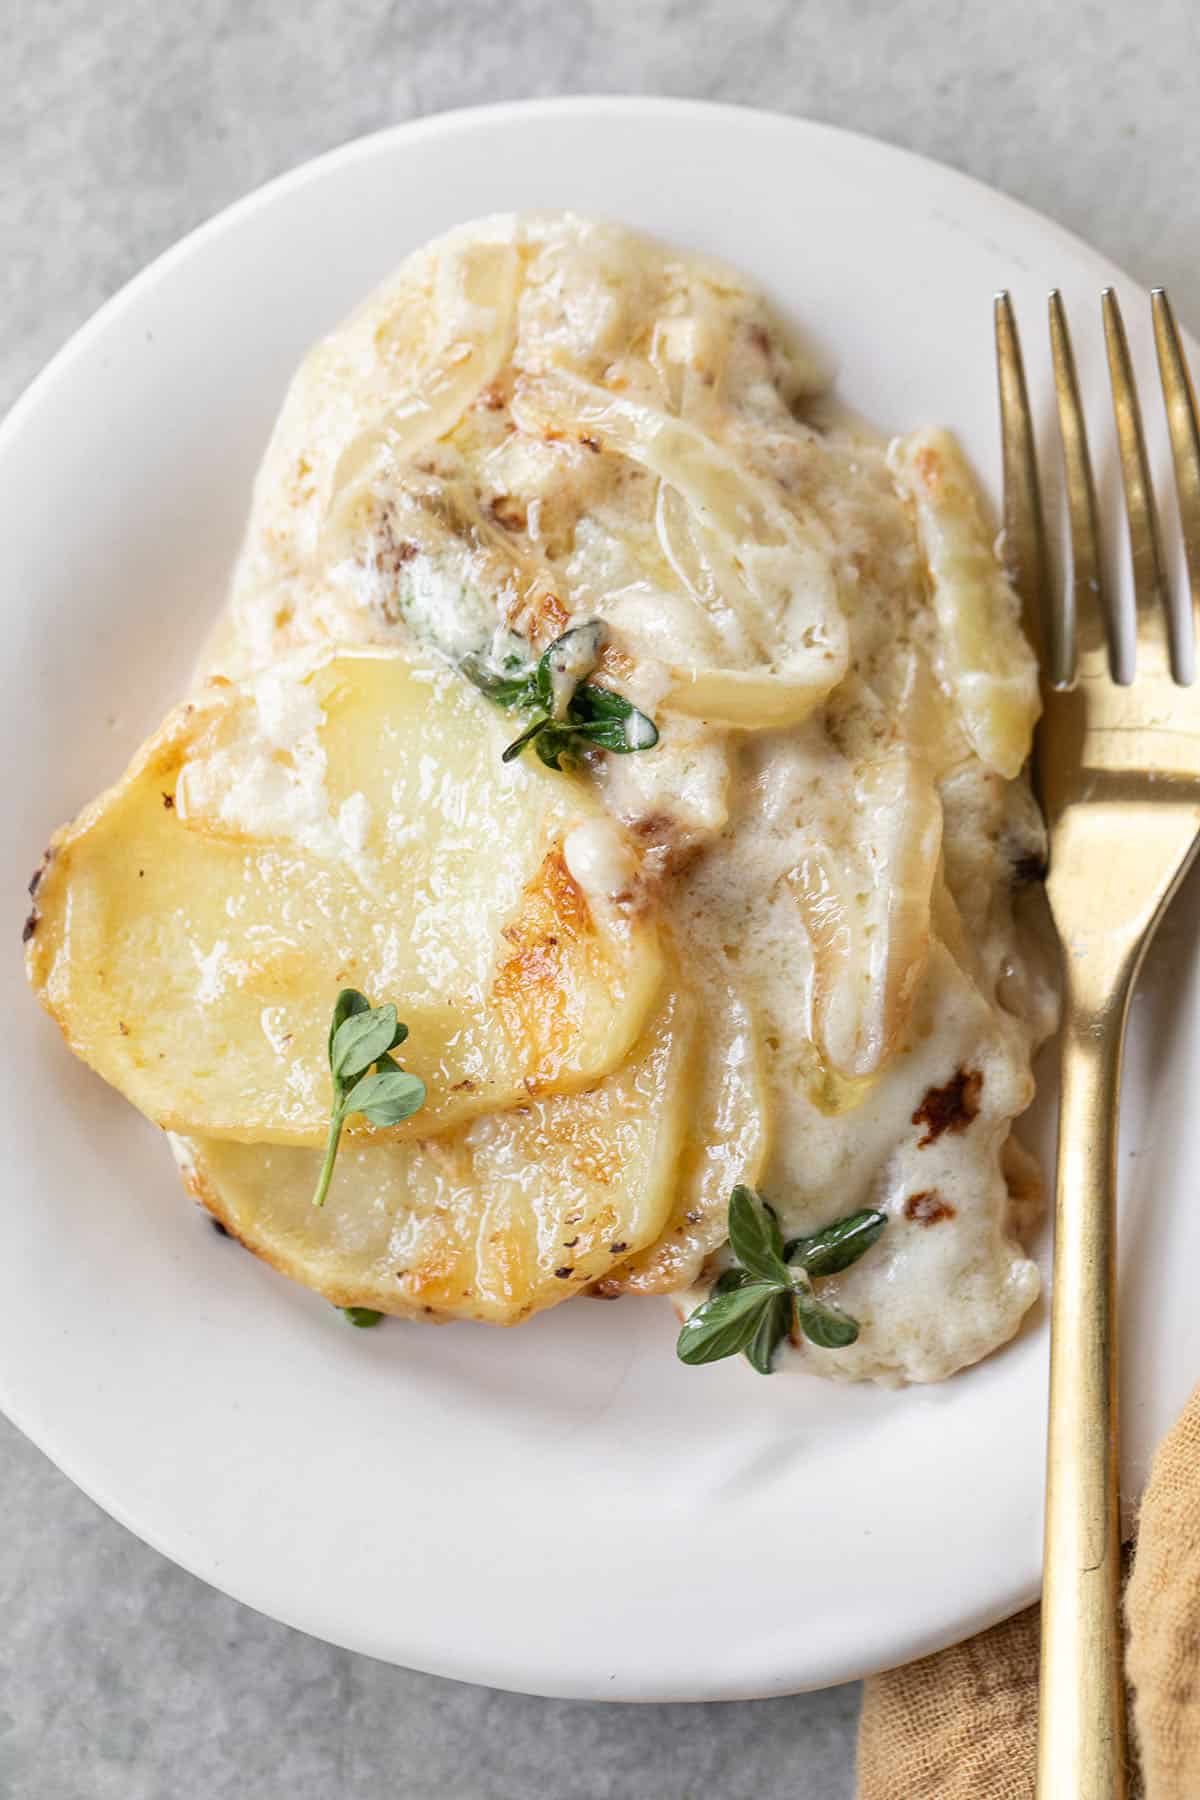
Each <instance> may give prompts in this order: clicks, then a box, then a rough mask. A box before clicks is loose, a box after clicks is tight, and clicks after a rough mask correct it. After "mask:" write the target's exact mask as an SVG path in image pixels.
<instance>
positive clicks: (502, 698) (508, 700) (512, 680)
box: [458, 654, 538, 706]
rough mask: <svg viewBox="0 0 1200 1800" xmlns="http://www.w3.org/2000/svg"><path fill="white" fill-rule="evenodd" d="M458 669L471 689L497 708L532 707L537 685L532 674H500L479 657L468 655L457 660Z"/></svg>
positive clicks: (534, 701) (526, 670)
mask: <svg viewBox="0 0 1200 1800" xmlns="http://www.w3.org/2000/svg"><path fill="white" fill-rule="evenodd" d="M458 666H459V668H460V669H461V671H462V673H463V674H464V675H465V676H466V678H467V680H468V681H469V682H470V683H471V685H472V686H473V687H477V688H478V689H479V692H480V693H481V694H484V695H486V697H487V698H488V699H489V700H494V701H495V703H496V705H497V706H534V705H536V704H537V697H538V695H537V684H536V682H535V680H534V672H533V671H532V670H530V669H523V670H522V671H521V672H520V673H519V674H516V675H509V674H503V675H502V674H500V673H499V672H498V671H497V670H495V669H492V668H489V667H488V665H487V664H486V663H485V662H484V661H483V659H482V658H481V657H478V656H474V655H471V654H468V655H466V656H464V657H461V658H460V659H459V664H458Z"/></svg>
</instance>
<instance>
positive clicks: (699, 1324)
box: [676, 1186, 887, 1375]
mask: <svg viewBox="0 0 1200 1800" xmlns="http://www.w3.org/2000/svg"><path fill="white" fill-rule="evenodd" d="M886 1223H887V1218H886V1216H885V1215H884V1214H883V1213H879V1212H873V1211H869V1210H864V1211H862V1212H857V1213H850V1214H848V1216H847V1217H846V1218H844V1219H838V1220H836V1221H835V1222H834V1224H832V1225H827V1226H826V1227H825V1229H824V1231H818V1232H814V1233H813V1235H812V1236H811V1237H806V1238H793V1239H792V1240H791V1242H790V1243H789V1244H787V1245H786V1246H785V1245H784V1242H783V1237H782V1234H781V1232H780V1229H779V1221H778V1219H777V1218H776V1216H775V1211H774V1208H773V1207H772V1206H771V1205H770V1203H769V1202H768V1201H766V1200H765V1199H764V1198H763V1196H762V1195H761V1194H758V1193H756V1192H755V1190H754V1189H753V1188H751V1187H742V1186H739V1187H735V1188H734V1190H733V1192H732V1193H731V1194H730V1196H729V1247H730V1249H731V1250H732V1252H733V1254H734V1256H735V1257H736V1258H737V1262H736V1263H735V1264H734V1265H733V1266H732V1267H731V1268H728V1269H725V1270H724V1271H723V1272H722V1273H721V1274H720V1275H719V1276H718V1277H717V1279H716V1281H715V1282H714V1283H713V1285H712V1289H711V1291H710V1293H709V1297H708V1299H707V1300H706V1301H705V1302H704V1304H703V1305H702V1306H699V1307H697V1308H696V1311H695V1312H694V1313H692V1315H691V1316H690V1318H688V1319H687V1321H686V1322H685V1324H684V1326H683V1329H682V1330H681V1331H680V1333H679V1339H678V1342H677V1344H676V1352H677V1354H678V1356H679V1359H680V1361H681V1362H685V1363H706V1362H717V1361H719V1360H720V1359H721V1358H722V1357H725V1356H736V1355H737V1354H738V1352H739V1351H741V1352H743V1353H744V1355H745V1357H746V1360H747V1361H748V1362H749V1363H750V1365H751V1367H752V1368H755V1369H757V1370H758V1372H759V1374H760V1375H769V1374H770V1373H771V1369H772V1365H773V1363H774V1359H775V1353H776V1351H777V1350H778V1349H779V1346H780V1344H781V1343H782V1342H783V1340H784V1338H786V1337H787V1336H788V1335H789V1333H790V1332H791V1330H792V1324H793V1320H794V1321H795V1323H796V1324H797V1325H798V1326H799V1328H800V1330H801V1331H802V1332H803V1334H804V1336H805V1337H806V1338H807V1339H808V1341H809V1343H811V1344H815V1345H817V1346H818V1347H819V1348H820V1349H822V1350H840V1349H844V1348H845V1346H846V1345H847V1344H853V1343H854V1342H855V1340H856V1338H857V1337H858V1324H857V1322H856V1320H854V1319H852V1318H851V1317H850V1315H849V1314H848V1313H844V1312H843V1311H842V1310H841V1308H840V1307H838V1306H830V1305H827V1304H826V1303H825V1302H824V1301H822V1300H818V1299H817V1297H816V1295H815V1294H814V1292H813V1288H812V1277H813V1276H821V1275H835V1274H836V1273H837V1272H838V1270H839V1269H846V1268H849V1266H850V1264H851V1263H853V1262H857V1261H858V1258H859V1257H860V1256H861V1255H862V1254H863V1252H864V1251H866V1250H869V1249H870V1247H871V1245H872V1244H873V1243H874V1242H875V1240H876V1239H877V1238H878V1236H879V1234H880V1232H881V1231H882V1230H883V1228H884V1226H885V1225H886ZM785 1256H786V1257H787V1258H789V1259H790V1266H789V1262H788V1261H786V1260H785Z"/></svg>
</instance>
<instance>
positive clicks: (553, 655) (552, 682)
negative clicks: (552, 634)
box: [534, 619, 604, 720]
mask: <svg viewBox="0 0 1200 1800" xmlns="http://www.w3.org/2000/svg"><path fill="white" fill-rule="evenodd" d="M603 648H604V627H603V625H602V624H601V623H600V621H599V619H588V620H587V621H586V622H585V623H584V624H582V625H572V626H571V627H570V628H569V629H568V630H566V631H564V632H563V634H562V636H561V637H557V638H555V640H554V642H553V643H552V644H550V645H549V646H548V647H547V648H546V650H545V651H544V652H543V654H542V657H541V659H540V661H539V662H538V666H537V671H536V673H535V676H534V680H535V683H536V685H537V693H538V699H539V700H540V701H541V703H542V705H543V706H544V707H545V708H546V711H547V712H548V713H549V714H550V716H551V718H552V719H556V720H561V719H565V718H567V717H569V716H570V710H571V707H572V705H573V704H574V701H575V697H576V695H577V694H578V692H579V684H580V682H581V681H583V680H584V679H585V678H586V677H587V676H588V675H590V674H591V672H592V670H593V669H594V668H595V666H596V664H597V662H598V661H599V659H600V652H601V650H602V649H603Z"/></svg>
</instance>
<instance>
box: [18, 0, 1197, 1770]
mask: <svg viewBox="0 0 1200 1800" xmlns="http://www.w3.org/2000/svg"><path fill="white" fill-rule="evenodd" d="M0 45H2V46H3V50H2V52H0V293H2V295H3V319H4V330H3V333H2V337H0V406H6V405H8V404H9V403H10V402H11V401H12V400H13V399H14V398H15V396H16V394H17V393H18V392H19V391H20V389H21V388H22V387H23V386H24V384H25V383H26V382H27V381H28V380H29V379H30V377H31V376H32V375H33V374H34V373H36V371H37V369H38V368H39V366H40V365H41V364H42V363H43V362H44V361H45V359H46V358H47V357H48V356H49V355H50V354H51V353H52V352H53V351H54V350H56V349H57V348H58V346H59V345H60V344H61V343H62V342H63V340H64V339H65V338H66V337H67V336H68V335H69V334H70V332H71V331H72V330H74V328H75V327H76V326H77V325H79V324H80V323H81V322H82V321H83V320H84V319H85V318H86V317H87V316H88V314H89V313H91V312H92V311H93V310H94V308H95V307H96V306H97V305H98V304H99V303H100V302H101V301H102V300H104V299H105V298H107V296H108V295H109V294H111V293H112V292H113V291H114V290H115V289H116V288H117V287H119V286H120V285H121V284H122V282H124V281H125V280H127V279H128V277H129V276H131V275H133V274H134V273H135V272H136V271H137V270H138V269H139V268H140V267H141V266H142V265H143V264H144V263H145V262H146V261H148V260H149V258H151V257H152V256H154V255H156V254H157V253H158V252H159V251H160V250H162V249H164V248H165V247H166V246H167V245H168V244H170V243H171V242H173V240H174V239H175V238H177V237H179V236H180V235H181V234H182V233H183V232H185V231H187V230H188V229H190V227H191V226H193V225H195V224H197V223H198V222H199V221H200V220H202V219H205V218H207V217H208V216H209V215H210V214H212V213H213V212H215V211H217V210H218V209H219V208H220V207H222V206H224V205H226V204H227V203H228V202H229V201H231V200H233V199H235V198H237V197H238V196H239V195H241V194H244V193H246V192H247V191H248V190H249V189H251V188H253V187H255V186H257V185H258V184H259V183H260V182H262V181H264V180H265V179H267V177H269V176H271V175H274V174H277V173H278V172H279V171H281V170H283V169H287V168H289V167H291V166H292V165H293V164H295V163H297V162H300V161H303V160H304V159H305V158H307V157H309V156H312V155H314V154H316V153H317V152H318V151H320V150H324V149H327V148H328V147H330V146H331V145H334V144H337V143H340V142H342V141H344V140H345V139H346V138H350V137H354V136H357V135H358V134H360V133H362V132H366V131H373V130H375V129H377V128H378V127H379V126H382V125H386V124H390V123H392V122H394V121H396V120H399V119H404V118H410V117H413V116H416V115H419V114H423V113H428V112H434V111H437V110H439V109H442V108H445V107H450V106H462V105H469V104H472V103H479V102H484V101H492V100H500V99H512V98H517V97H520V96H522V95H532V94H554V93H587V92H592V93H596V92H629V93H634V92H647V93H654V92H658V93H665V94H686V95H694V96H698V97H707V98H713V99H720V100H730V101H741V102H749V103H752V104H757V105H761V106H767V107H774V108H778V109H780V110H783V111H788V112H795V113H801V114H805V115H807V116H808V117H811V118H816V119H825V120H829V121H831V122H833V123H835V124H841V125H848V126H852V127H854V128H856V129H858V130H862V131H867V132H872V133H874V134H876V135H878V136H880V137H884V138H888V139H891V140H892V141H894V142H896V143H899V144H904V145H907V146H909V147H911V148H913V149H918V150H922V151H925V152H927V153H928V154H930V155H933V156H937V157H940V158H942V159H943V160H945V161H946V162H949V163H952V164H954V165H956V166H957V167H959V168H962V169H966V170H968V171H969V172H970V173H972V174H974V175H977V176H980V177H981V178H983V179H984V180H986V181H990V182H993V183H994V184H995V185H997V186H998V187H1001V188H1003V189H1005V190H1007V191H1008V192H1009V193H1011V194H1015V195H1017V196H1019V197H1020V198H1021V199H1023V200H1026V201H1028V202H1029V203H1030V204H1032V205H1034V206H1036V207H1039V208H1041V209H1042V210H1043V211H1045V212H1047V213H1049V214H1050V215H1051V216H1052V217H1054V218H1056V219H1058V220H1060V221H1061V222H1062V223H1063V224H1065V225H1067V226H1069V227H1071V228H1072V229H1073V230H1075V231H1077V232H1079V233H1080V234H1082V235H1083V236H1085V237H1088V238H1090V239H1091V240H1092V241H1093V242H1094V243H1095V244H1096V245H1097V246H1098V247H1099V248H1101V249H1103V250H1104V251H1106V252H1107V253H1108V254H1109V255H1111V256H1113V257H1114V258H1115V259H1116V260H1117V261H1118V262H1120V263H1123V264H1124V265H1125V266H1126V267H1127V268H1128V269H1129V270H1130V271H1131V272H1132V273H1133V274H1135V275H1137V276H1139V277H1141V278H1142V279H1143V280H1145V281H1146V282H1148V283H1149V282H1165V283H1166V284H1167V285H1168V286H1169V287H1170V288H1171V290H1172V294H1173V297H1174V299H1175V301H1176V305H1177V307H1178V309H1179V311H1180V313H1181V315H1182V317H1183V319H1184V321H1185V322H1186V323H1188V324H1189V325H1191V326H1192V327H1193V328H1196V327H1197V326H1200V262H1198V261H1197V259H1196V256H1195V251H1196V247H1197V243H1198V241H1200V232H1198V227H1200V132H1198V131H1197V130H1196V127H1195V124H1194V106H1195V94H1196V91H1197V77H1198V75H1200V12H1197V11H1196V10H1195V9H1194V7H1193V5H1192V4H1191V0H1142V3H1141V4H1140V5H1138V6H1136V7H1135V6H1133V5H1132V4H1127V3H1118V0H1108V3H1099V0H1060V3H1059V5H1058V6H1056V7H1055V8H1053V9H1051V8H1048V7H1046V6H1045V5H1044V0H1008V3H1007V4H1006V5H1005V6H1003V7H996V6H991V5H986V4H984V3H983V0H808V3H807V4H797V3H788V0H737V3H736V4H722V3H721V0H690V3H689V4H686V5H684V4H677V3H675V0H605V3H604V4H603V5H601V4H572V3H571V0H508V4H507V5H506V6H504V7H500V6H497V5H495V4H487V3H485V0H460V3H459V4H458V5H457V6H455V7H453V8H451V7H449V6H445V5H443V4H439V3H438V0H424V4H415V3H414V0H393V3H392V4H387V3H385V0H313V3H310V4H309V5H307V6H300V5H297V4H296V3H295V0H191V3H190V4H188V5H186V6H184V5H182V4H179V3H178V0H40V3H39V4H37V5H29V4H27V3H26V0H0ZM0 1518H2V1519H3V1521H4V1528H3V1531H2V1532H0V1796H2V1797H3V1800H35V1797H36V1800H109V1797H110V1796H111V1797H112V1800H226V1797H229V1800H233V1797H234V1796H237V1800H282V1797H283V1796H287V1797H288V1800H325V1797H326V1796H330V1797H332V1796H335V1795H336V1796H338V1797H339V1800H366V1797H367V1796H370V1797H371V1800H374V1797H375V1796H376V1795H378V1794H379V1793H381V1792H388V1793H396V1794H402V1795H404V1796H406V1797H407V1800H434V1797H435V1796H436V1797H437V1800H485V1797H486V1800H527V1797H528V1796H529V1795H531V1794H539V1795H545V1796H546V1797H547V1800H700V1797H701V1796H703V1797H704V1800H741V1797H742V1796H745V1797H747V1800H749V1797H750V1796H752V1795H753V1796H754V1797H755V1800H783V1797H784V1796H788V1797H789V1800H797V1797H798V1800H849V1796H851V1795H852V1793H853V1787H854V1780H853V1746H854V1729H855V1721H856V1714H857V1706H858V1698H857V1692H856V1690H855V1689H853V1688H840V1689H835V1690H833V1691H831V1692H829V1693H825V1694H817V1695H807V1696H802V1697H800V1698H797V1699H793V1700H777V1701H764V1702H759V1703H754V1704H742V1705H735V1706H724V1707H722V1706H701V1707H686V1706H655V1707H627V1706H619V1707H601V1706H587V1705H582V1704H576V1703H567V1702H558V1701H539V1700H529V1699H523V1698H519V1697H515V1696H512V1695H506V1694H500V1693H493V1692H489V1691H487V1690H485V1689H481V1688H470V1687H462V1686H459V1685H457V1684H455V1683H452V1682H445V1681H439V1680H435V1679H433V1678H431V1677H427V1676H423V1675H414V1674H409V1673H406V1672H404V1671H401V1670H397V1669H391V1668H387V1667H385V1666H383V1665H381V1664H378V1663H373V1662H371V1661H369V1660H367V1659H365V1658H362V1657H357V1656H352V1655H348V1654H346V1653H344V1652H342V1651H339V1650H333V1649H330V1648H329V1647H328V1646H326V1645H323V1644H320V1643H317V1642H315V1641H313V1640H312V1639H309V1638H305V1637H302V1636H300V1635H298V1634H297V1633H295V1632H291V1631H288V1630H286V1629H285V1628H283V1627H282V1626H278V1625H274V1624H271V1623H270V1622H268V1621H267V1620H265V1619H262V1618H259V1617H258V1616H257V1615H255V1614H253V1613H250V1612H248V1611H246V1610H245V1609H244V1608H242V1607H239V1606H238V1605H236V1604H235V1603H234V1602H232V1601H229V1600H226V1599H224V1598H223V1597H222V1596H220V1595H218V1594H216V1593H214V1592H212V1591H211V1590H210V1589H208V1588H205V1587H203V1586H201V1585H200V1584H199V1583H198V1582H196V1581H195V1580H193V1579H192V1578H191V1577H190V1576H188V1575H185V1574H183V1573H182V1572H181V1571H180V1570H178V1569H176V1568H174V1567H173V1566H171V1565H170V1564H168V1563H166V1562H164V1561H163V1559H162V1558H161V1557H159V1556H157V1555H156V1554H155V1553H154V1552H153V1551H151V1550H148V1549H146V1548H145V1547H144V1546H143V1545H141V1544H139V1543H137V1542H136V1541H135V1540H134V1539H133V1538H131V1537H130V1536H128V1535H127V1534H126V1533H125V1532H124V1531H122V1530H121V1528H120V1527H119V1526H117V1525H115V1524H114V1523H112V1521H111V1520H109V1519H108V1518H106V1517H105V1516H104V1515H103V1514H101V1513H99V1512H98V1511H97V1510H96V1508H95V1507H94V1506H92V1504H91V1503H90V1502H89V1501H88V1500H85V1499H84V1498H83V1496H82V1495H80V1494H79V1493H77V1492H76V1491H75V1490H74V1489H73V1488H72V1487H71V1486H70V1485H69V1484H68V1483H67V1482H66V1481H65V1480H64V1479H63V1477H61V1476H60V1475H59V1474H58V1473H57V1472H56V1470H54V1469H53V1468H52V1467H51V1466H50V1464H49V1463H47V1462H46V1461H45V1460H44V1458H43V1457H42V1456H41V1455H40V1454H39V1453H38V1452H37V1451H36V1450H34V1449H33V1448H32V1447H31V1446H30V1445H29V1444H28V1443H26V1442H25V1441H24V1439H22V1438H21V1437H20V1436H19V1435H18V1434H17V1433H16V1432H15V1431H13V1430H12V1429H11V1427H9V1426H7V1425H6V1424H4V1423H3V1421H0ZM913 1800H922V1797H921V1796H913ZM931 1800H934V1797H931Z"/></svg>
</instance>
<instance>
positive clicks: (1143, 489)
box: [1101, 288, 1170, 653]
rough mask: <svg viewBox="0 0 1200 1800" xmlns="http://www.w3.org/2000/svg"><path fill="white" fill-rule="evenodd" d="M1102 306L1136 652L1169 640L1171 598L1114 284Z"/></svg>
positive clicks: (1135, 391) (1140, 417) (1136, 398)
mask: <svg viewBox="0 0 1200 1800" xmlns="http://www.w3.org/2000/svg"><path fill="white" fill-rule="evenodd" d="M1101 305H1102V309H1103V313H1104V341H1105V344H1106V346H1107V349H1108V374H1109V381H1110V382H1111V385H1112V396H1113V413H1114V416H1115V418H1116V422H1117V441H1118V444H1119V446H1120V451H1121V479H1122V481H1123V482H1124V485H1125V512H1126V517H1127V519H1128V523H1129V549H1130V554H1131V557H1132V561H1133V591H1134V598H1135V599H1136V602H1137V635H1138V650H1139V653H1140V652H1141V651H1143V650H1145V649H1147V648H1151V647H1153V646H1165V644H1166V642H1167V638H1168V633H1169V624H1170V617H1169V606H1170V602H1169V600H1168V596H1167V576H1166V566H1165V564H1164V561H1163V549H1162V534H1161V532H1160V530H1159V525H1158V512H1157V510H1156V508H1155V505H1154V493H1153V489H1152V487H1151V484H1150V462H1149V458H1148V457H1147V455H1146V438H1145V434H1144V433H1143V431H1142V413H1141V408H1140V407H1139V405H1138V397H1137V387H1136V386H1135V383H1134V376H1133V363H1132V361H1131V359H1130V355H1129V340H1128V339H1127V338H1126V336H1125V322H1124V320H1123V319H1122V317H1121V308H1120V305H1119V303H1118V301H1117V296H1116V292H1115V290H1114V289H1113V288H1105V290H1104V293H1103V295H1102V297H1101Z"/></svg>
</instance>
